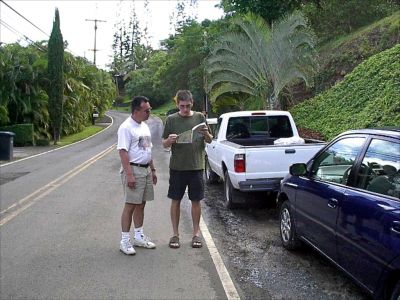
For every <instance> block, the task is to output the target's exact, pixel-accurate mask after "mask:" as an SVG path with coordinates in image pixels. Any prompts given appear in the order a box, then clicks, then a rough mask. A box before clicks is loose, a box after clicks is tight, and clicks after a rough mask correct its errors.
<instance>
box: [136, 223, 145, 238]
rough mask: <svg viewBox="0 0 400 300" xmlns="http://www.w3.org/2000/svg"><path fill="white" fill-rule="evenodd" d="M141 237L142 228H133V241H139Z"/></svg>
mask: <svg viewBox="0 0 400 300" xmlns="http://www.w3.org/2000/svg"><path fill="white" fill-rule="evenodd" d="M142 236H143V226H142V227H139V228H135V239H137V240H141V239H142Z"/></svg>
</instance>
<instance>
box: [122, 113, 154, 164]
mask: <svg viewBox="0 0 400 300" xmlns="http://www.w3.org/2000/svg"><path fill="white" fill-rule="evenodd" d="M152 147H153V144H152V143H151V134H150V129H149V126H147V124H146V123H144V122H141V123H140V124H139V123H137V122H136V121H135V120H133V119H132V118H131V117H129V118H127V119H126V120H125V121H124V122H123V123H122V124H121V125H120V126H119V128H118V144H117V149H118V150H121V149H125V150H126V151H128V155H129V161H130V162H133V163H137V164H147V163H149V162H150V160H151V148H152Z"/></svg>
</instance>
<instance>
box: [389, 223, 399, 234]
mask: <svg viewBox="0 0 400 300" xmlns="http://www.w3.org/2000/svg"><path fill="white" fill-rule="evenodd" d="M390 230H391V231H393V232H395V233H398V234H400V222H399V221H393V222H392V227H390Z"/></svg>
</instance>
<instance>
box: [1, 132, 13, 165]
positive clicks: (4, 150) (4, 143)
mask: <svg viewBox="0 0 400 300" xmlns="http://www.w3.org/2000/svg"><path fill="white" fill-rule="evenodd" d="M14 136H15V133H14V132H8V131H0V160H12V159H13V150H14Z"/></svg>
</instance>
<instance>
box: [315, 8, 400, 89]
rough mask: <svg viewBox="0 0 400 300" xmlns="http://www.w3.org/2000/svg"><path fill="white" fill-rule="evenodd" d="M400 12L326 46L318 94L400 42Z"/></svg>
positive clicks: (317, 82)
mask: <svg viewBox="0 0 400 300" xmlns="http://www.w3.org/2000/svg"><path fill="white" fill-rule="evenodd" d="M399 32H400V11H397V12H396V13H394V14H392V15H391V16H389V17H386V18H384V19H382V20H380V21H378V22H375V23H373V24H371V25H369V26H366V27H364V28H362V29H359V30H357V31H355V32H352V33H351V34H348V35H346V36H343V37H341V38H339V39H336V40H333V41H332V42H330V43H327V44H325V45H324V46H323V47H322V48H320V50H319V64H320V70H319V72H318V74H317V76H316V79H315V91H316V93H319V92H321V91H324V90H326V89H328V88H330V87H331V86H332V85H334V84H335V83H336V82H337V81H338V80H341V79H342V78H343V77H344V75H346V74H347V73H349V72H351V71H352V70H353V69H354V67H356V66H357V65H358V64H360V63H361V62H362V61H363V60H365V59H366V58H368V57H370V56H372V55H374V54H377V53H379V52H381V51H384V50H386V49H389V48H392V47H393V46H395V45H396V44H398V43H399V42H400V35H399Z"/></svg>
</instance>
